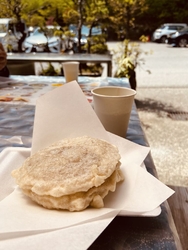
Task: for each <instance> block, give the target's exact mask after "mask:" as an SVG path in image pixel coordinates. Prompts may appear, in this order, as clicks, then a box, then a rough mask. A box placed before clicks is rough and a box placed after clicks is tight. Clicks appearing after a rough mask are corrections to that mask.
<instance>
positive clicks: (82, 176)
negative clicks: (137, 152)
mask: <svg viewBox="0 0 188 250" xmlns="http://www.w3.org/2000/svg"><path fill="white" fill-rule="evenodd" d="M119 160H120V154H119V152H118V149H117V147H115V146H114V145H112V144H110V143H108V142H106V141H104V140H100V139H97V138H91V137H88V136H82V137H77V138H70V139H64V140H61V141H58V142H56V143H53V144H52V145H50V146H49V147H47V148H44V149H42V150H40V151H38V152H37V153H35V154H33V155H32V156H30V157H29V158H27V159H26V160H25V162H24V163H23V165H22V166H21V167H20V168H18V169H16V170H13V171H12V176H13V177H14V178H15V179H16V183H17V184H18V185H19V187H20V188H21V189H22V190H23V192H24V193H25V194H26V195H28V196H29V197H30V198H31V199H32V200H34V201H36V202H37V203H38V204H40V205H42V206H44V207H46V208H49V209H67V210H70V211H81V210H83V209H85V208H86V207H88V206H93V207H97V208H99V207H103V206H104V203H103V198H104V197H105V196H106V195H107V194H108V192H109V191H115V189H116V183H117V182H119V181H121V180H123V175H122V173H121V171H120V162H119Z"/></svg>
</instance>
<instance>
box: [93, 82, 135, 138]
mask: <svg viewBox="0 0 188 250" xmlns="http://www.w3.org/2000/svg"><path fill="white" fill-rule="evenodd" d="M92 94H93V106H94V110H95V113H96V114H97V116H98V118H99V119H100V121H101V123H102V124H103V126H104V128H105V129H106V130H107V131H109V132H111V133H114V134H116V135H119V136H121V137H125V136H126V132H127V128H128V124H129V118H130V114H131V109H132V105H133V101H134V96H135V95H136V91H135V90H133V89H130V88H124V87H115V86H105V87H97V88H94V89H93V90H92Z"/></svg>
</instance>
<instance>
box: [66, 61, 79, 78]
mask: <svg viewBox="0 0 188 250" xmlns="http://www.w3.org/2000/svg"><path fill="white" fill-rule="evenodd" d="M62 66H63V72H64V76H65V81H66V82H71V81H74V80H76V81H77V80H78V74H79V62H64V63H62Z"/></svg>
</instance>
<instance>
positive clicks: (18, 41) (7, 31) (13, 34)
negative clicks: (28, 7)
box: [0, 18, 27, 52]
mask: <svg viewBox="0 0 188 250" xmlns="http://www.w3.org/2000/svg"><path fill="white" fill-rule="evenodd" d="M26 35H27V26H26V24H25V22H24V20H20V21H17V20H16V19H13V18H0V42H1V43H2V44H3V46H4V48H5V50H6V51H7V52H17V51H19V50H21V48H22V43H23V41H24V39H25V36H26Z"/></svg>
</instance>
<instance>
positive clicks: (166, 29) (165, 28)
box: [152, 23, 187, 43]
mask: <svg viewBox="0 0 188 250" xmlns="http://www.w3.org/2000/svg"><path fill="white" fill-rule="evenodd" d="M185 27H187V24H185V23H165V24H163V25H161V27H159V28H158V29H156V30H155V32H154V33H153V37H152V40H153V41H154V42H160V43H166V42H167V37H168V36H169V35H170V34H172V33H175V32H176V31H179V30H181V29H183V28H185Z"/></svg>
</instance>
